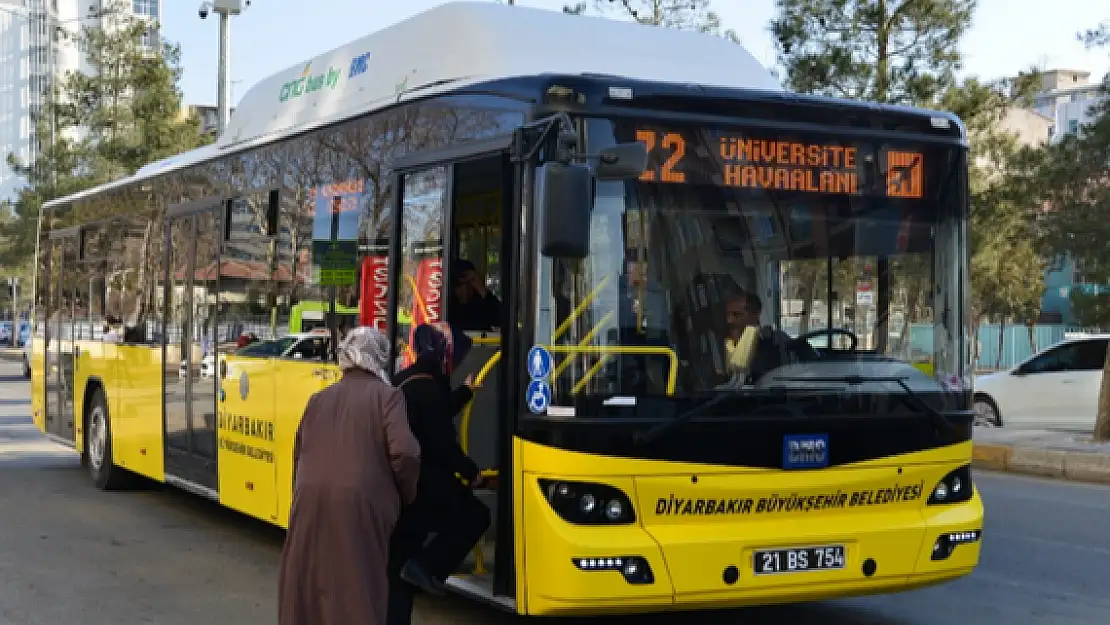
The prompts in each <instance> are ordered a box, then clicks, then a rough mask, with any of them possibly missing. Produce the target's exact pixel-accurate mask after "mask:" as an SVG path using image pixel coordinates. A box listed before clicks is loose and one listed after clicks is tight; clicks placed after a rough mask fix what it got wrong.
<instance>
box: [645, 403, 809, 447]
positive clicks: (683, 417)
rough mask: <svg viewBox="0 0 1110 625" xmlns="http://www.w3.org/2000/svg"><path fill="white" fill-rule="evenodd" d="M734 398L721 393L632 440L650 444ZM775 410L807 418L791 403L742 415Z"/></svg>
mask: <svg viewBox="0 0 1110 625" xmlns="http://www.w3.org/2000/svg"><path fill="white" fill-rule="evenodd" d="M735 396H736V395H735V394H734V393H722V394H720V395H718V396H716V397H714V398H712V399H710V400H709V401H707V402H705V403H703V404H699V405H697V406H695V407H693V408H691V409H689V410H687V411H686V412H683V413H682V414H679V415H677V416H675V417H673V418H671V419H668V420H666V421H664V422H663V423H660V424H659V425H656V426H655V427H653V428H651V429H649V430H647V431H645V432H636V433H635V434H633V436H632V440H633V442H634V443H636V444H637V445H644V444H647V443H650V442H651V441H653V440H655V439H657V438H659V437H660V436H662V435H664V434H666V433H667V432H669V431H671V429H672V428H676V427H678V426H679V425H682V424H683V423H686V422H688V421H690V420H691V419H693V418H695V417H698V416H701V415H702V414H704V413H705V411H706V410H708V409H709V408H712V407H713V406H716V405H717V404H719V403H721V402H723V401H725V400H727V399H732V398H733V397H735ZM776 409H783V410H785V411H786V412H788V413H789V414H790V416H792V417H801V418H805V417H807V416H808V415H806V413H805V412H804V411H803V410H802V409H801V408H799V407H798V406H797V405H796V404H792V403H789V402H787V403H779V404H770V405H767V406H760V407H758V408H756V409H755V410H751V411H745V412H744V414H745V415H759V414H762V413H765V412H769V411H772V410H776Z"/></svg>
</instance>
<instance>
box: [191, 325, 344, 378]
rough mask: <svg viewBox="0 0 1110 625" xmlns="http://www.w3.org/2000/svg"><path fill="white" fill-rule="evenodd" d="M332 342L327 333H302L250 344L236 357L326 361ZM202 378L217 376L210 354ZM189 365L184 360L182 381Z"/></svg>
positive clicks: (237, 352) (203, 362)
mask: <svg viewBox="0 0 1110 625" xmlns="http://www.w3.org/2000/svg"><path fill="white" fill-rule="evenodd" d="M330 343H331V340H330V338H329V337H328V334H327V331H326V330H324V331H312V332H300V333H297V334H290V335H287V336H283V337H281V338H280V339H267V340H263V341H256V342H254V343H250V344H249V345H247V346H245V347H240V348H239V349H236V350H235V351H234V352H232V353H234V354H235V355H236V356H250V357H253V358H291V359H294V360H302V359H304V360H324V359H325V358H326V356H327V353H328V349H329V347H330ZM199 369H200V377H201V379H203V380H209V379H211V378H212V377H213V376H215V375H216V359H215V357H214V356H213V355H212V354H208V355H207V356H205V357H204V358H203V359H201V361H200V367H199ZM188 370H189V363H188V362H186V361H184V360H182V361H181V365H180V372H179V374H180V379H181V380H184V379H185V378H186V376H187V375H188Z"/></svg>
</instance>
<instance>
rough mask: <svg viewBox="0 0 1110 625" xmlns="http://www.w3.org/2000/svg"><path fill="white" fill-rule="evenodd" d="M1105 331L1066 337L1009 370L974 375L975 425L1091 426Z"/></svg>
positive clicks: (1107, 340) (1106, 340)
mask: <svg viewBox="0 0 1110 625" xmlns="http://www.w3.org/2000/svg"><path fill="white" fill-rule="evenodd" d="M1108 343H1110V335H1105V334H1099V335H1081V336H1076V337H1072V338H1066V339H1064V340H1063V341H1061V342H1059V343H1057V344H1055V345H1053V346H1052V347H1049V348H1047V349H1045V350H1043V351H1041V352H1038V353H1036V354H1034V355H1033V356H1030V357H1029V358H1028V359H1026V360H1025V361H1024V362H1022V363H1020V364H1018V365H1017V366H1016V367H1013V368H1012V369H1007V370H1005V371H999V372H997V373H992V374H990V375H985V376H982V377H976V378H975V395H974V407H975V414H976V423H977V424H978V425H982V426H988V427H1008V428H1026V429H1066V430H1091V429H1092V428H1094V425H1095V417H1096V415H1097V414H1098V394H1099V388H1100V386H1101V384H1102V367H1103V363H1105V361H1106V347H1107V344H1108Z"/></svg>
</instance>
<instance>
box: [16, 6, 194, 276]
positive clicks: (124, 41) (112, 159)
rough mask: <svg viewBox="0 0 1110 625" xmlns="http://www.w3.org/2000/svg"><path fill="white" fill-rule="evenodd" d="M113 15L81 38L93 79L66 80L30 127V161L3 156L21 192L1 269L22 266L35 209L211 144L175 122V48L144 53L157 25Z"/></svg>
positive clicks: (178, 98)
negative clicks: (33, 141) (33, 147)
mask: <svg viewBox="0 0 1110 625" xmlns="http://www.w3.org/2000/svg"><path fill="white" fill-rule="evenodd" d="M112 8H115V9H116V10H114V11H113V10H112ZM119 8H122V5H121V4H119V3H118V2H117V3H116V5H115V6H114V7H109V9H108V10H106V11H105V13H104V14H105V21H104V22H103V23H102V25H100V26H97V27H91V28H85V29H84V30H83V32H82V35H81V37H82V39H83V42H84V44H85V46H84V47H85V50H86V54H87V57H88V60H89V62H90V64H91V65H92V67H93V68H94V71H93V72H92V73H90V74H87V75H86V74H81V73H71V74H68V75H67V76H66V77H65V79H64V80H62V81H61V83H60V84H59V85H58V86H57V87H56V88H52V90H51V91H50V92H49V96H48V97H47V98H46V100H47V102H46V104H45V105H44V106H43V108H42V110H41V112H40V114H39V115H38V116H37V117H36V118H35V119H34V122H35V129H36V131H35V136H36V137H37V139H38V141H39V142H40V145H41V149H40V150H39V152H38V156H37V158H36V159H35V161H34V162H33V163H24V162H21V161H20V160H19V159H17V158H15V157H14V155H9V156H8V162H9V163H10V165H11V168H12V170H13V171H14V172H15V173H16V174H17V175H20V176H22V177H23V178H24V180H25V181H26V184H25V185H24V187H23V188H22V189H20V190H19V192H18V199H17V201H16V211H15V212H16V218H15V219H14V220H13V221H12V222H11V223H10V224H7V225H6V226H3V227H0V235H2V236H4V237H5V239H6V240H7V241H8V242H9V246H8V247H7V249H5V250H3V252H2V253H0V262H3V263H4V264H14V265H19V264H23V263H26V262H28V261H29V260H30V257H31V256H32V254H33V251H34V249H35V239H36V234H37V232H38V225H39V224H38V220H39V211H40V208H41V206H42V205H43V203H45V202H47V201H49V200H51V199H54V198H58V197H62V196H65V195H69V194H71V193H75V192H77V191H80V190H82V189H86V188H89V187H91V186H95V185H97V184H102V183H105V182H109V181H111V180H114V179H117V178H120V177H123V176H126V175H129V174H132V173H134V172H135V171H136V170H137V169H138V168H140V167H142V166H143V165H145V164H147V163H150V162H153V161H157V160H160V159H163V158H166V157H168V156H171V155H173V154H177V153H180V152H183V151H186V150H189V149H192V148H195V147H199V146H200V145H203V143H205V142H207V141H210V140H211V137H204V136H202V135H201V134H200V124H199V121H198V120H197V119H196V118H195V117H191V116H190V117H183V116H182V114H181V110H182V106H181V102H182V94H181V91H180V90H179V89H178V86H177V85H178V81H179V80H180V77H181V62H180V61H181V51H180V48H179V47H178V46H176V45H174V44H170V43H166V42H162V43H159V44H157V45H155V46H153V47H151V46H148V45H146V44H145V41H146V40H147V39H148V38H149V37H150V36H151V34H152V33H154V32H157V25H156V24H150V23H149V22H147V21H145V20H142V19H139V18H135V17H132V16H130V15H129V14H128V13H127V12H124V11H120V10H118V9H119ZM86 217H88V216H86ZM45 225H49V224H44V226H45Z"/></svg>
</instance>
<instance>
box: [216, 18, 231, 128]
mask: <svg viewBox="0 0 1110 625" xmlns="http://www.w3.org/2000/svg"><path fill="white" fill-rule="evenodd" d="M216 12H217V13H219V15H220V72H219V73H220V87H219V94H218V96H217V97H218V99H219V109H220V124H219V129H218V130H217V131H216V133H217V135H220V136H222V135H223V134H224V132H226V131H227V125H228V123H230V122H231V71H230V68H229V65H230V64H231V15H230V14H229V12H228V11H227V10H226V9H224V10H220V9H217V10H216Z"/></svg>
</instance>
